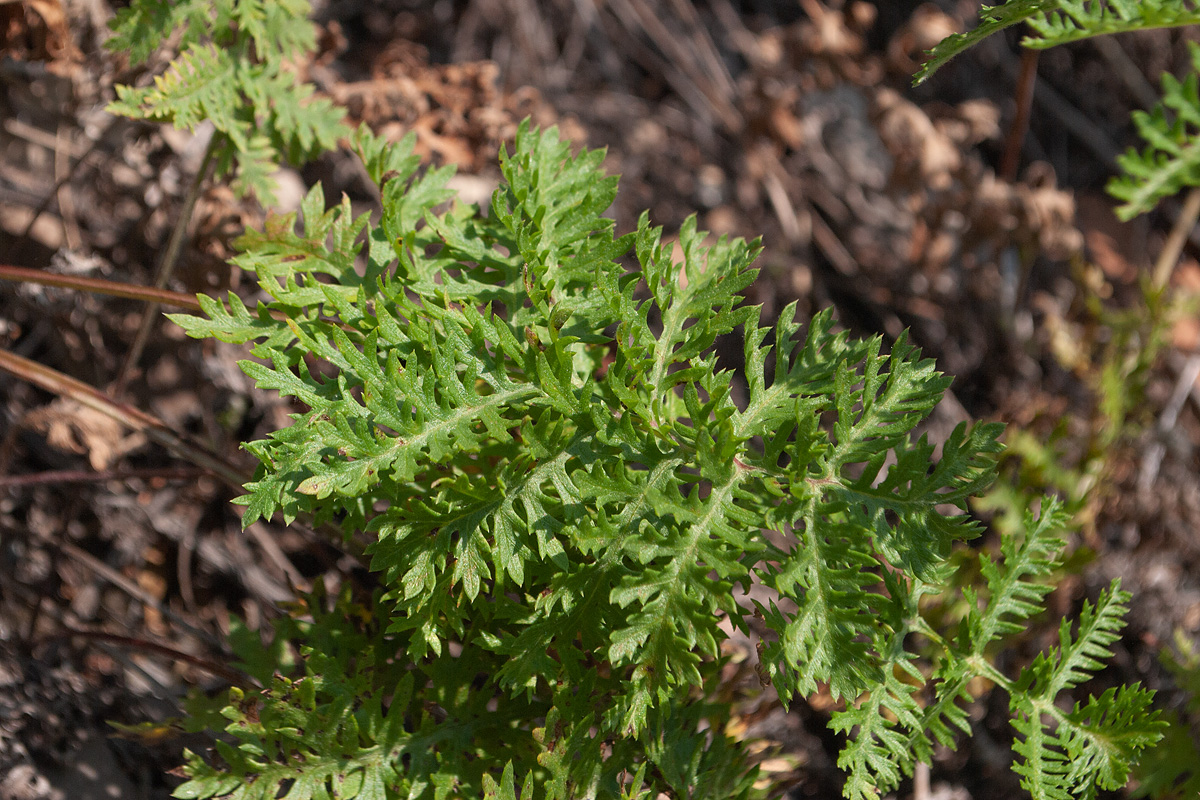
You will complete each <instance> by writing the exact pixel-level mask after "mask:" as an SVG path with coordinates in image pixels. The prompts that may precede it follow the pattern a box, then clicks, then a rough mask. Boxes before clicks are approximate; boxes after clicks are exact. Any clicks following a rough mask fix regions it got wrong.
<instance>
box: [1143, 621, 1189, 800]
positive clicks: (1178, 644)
mask: <svg viewBox="0 0 1200 800" xmlns="http://www.w3.org/2000/svg"><path fill="white" fill-rule="evenodd" d="M1161 660H1162V663H1163V666H1165V667H1166V668H1167V670H1168V671H1169V672H1170V673H1171V674H1172V675H1173V676H1174V677H1175V681H1176V684H1177V685H1178V687H1179V689H1180V690H1181V691H1182V692H1183V694H1184V696H1185V697H1186V701H1187V702H1186V707H1184V708H1181V709H1170V710H1168V711H1166V712H1165V713H1164V714H1163V718H1164V720H1165V721H1166V723H1167V726H1166V728H1165V729H1164V731H1163V741H1162V742H1161V743H1160V744H1159V745H1158V746H1156V747H1154V748H1153V749H1151V750H1149V751H1147V753H1146V755H1145V757H1144V759H1143V761H1142V763H1140V764H1138V767H1137V771H1136V775H1137V779H1138V788H1137V792H1136V795H1135V796H1137V797H1155V798H1171V800H1176V799H1178V800H1183V798H1191V797H1196V796H1198V795H1200V736H1198V735H1197V730H1196V726H1197V722H1198V721H1200V653H1197V652H1196V649H1195V646H1194V645H1193V644H1192V642H1191V640H1190V639H1189V638H1188V637H1187V636H1185V635H1184V634H1183V633H1182V632H1176V635H1175V648H1174V651H1173V650H1172V649H1171V648H1166V649H1164V650H1163V652H1162V654H1161Z"/></svg>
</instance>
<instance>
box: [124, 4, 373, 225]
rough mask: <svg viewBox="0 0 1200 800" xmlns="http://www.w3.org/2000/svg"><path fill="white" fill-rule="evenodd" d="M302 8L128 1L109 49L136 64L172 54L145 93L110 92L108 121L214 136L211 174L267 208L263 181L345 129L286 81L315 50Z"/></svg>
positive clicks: (270, 188) (336, 115)
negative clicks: (200, 129) (207, 130)
mask: <svg viewBox="0 0 1200 800" xmlns="http://www.w3.org/2000/svg"><path fill="white" fill-rule="evenodd" d="M308 13H309V4H308V2H307V0H284V1H283V2H265V0H182V2H175V0H133V2H132V3H130V5H129V6H128V7H126V8H123V9H121V10H120V11H118V12H117V14H116V16H115V18H114V19H113V20H112V22H111V27H112V29H113V36H112V37H111V38H110V39H109V40H108V43H107V46H108V48H109V49H110V50H113V51H117V52H125V53H128V55H129V59H130V62H131V64H132V65H133V66H137V65H139V64H142V63H144V62H145V61H146V60H147V59H148V58H149V57H150V55H151V54H152V53H154V52H155V51H156V50H157V49H158V48H159V47H160V46H162V45H163V44H164V43H165V42H166V41H167V40H168V39H171V40H172V41H173V38H172V37H174V36H176V35H178V37H179V45H178V46H179V48H180V50H179V54H178V56H177V57H176V58H175V59H174V60H173V61H172V62H171V64H170V65H169V66H168V67H167V70H166V72H165V73H164V74H163V75H160V76H157V77H156V78H155V79H154V85H153V86H146V87H142V88H135V87H132V86H124V85H117V87H116V91H117V100H116V101H115V102H114V103H112V104H111V105H110V106H109V110H110V111H112V112H113V113H115V114H123V115H125V116H127V117H132V118H134V119H149V120H157V121H163V122H170V123H171V124H173V125H174V126H176V127H178V128H187V129H189V130H194V129H195V128H196V126H197V125H199V124H200V123H201V122H203V121H205V120H208V121H210V122H211V123H212V124H213V127H214V128H215V129H216V134H215V135H216V139H215V140H214V145H213V154H214V156H215V158H216V163H217V174H218V175H227V174H234V175H235V176H236V177H235V181H234V186H235V188H236V189H238V190H239V191H240V192H243V193H250V192H253V193H254V194H255V195H257V196H258V198H259V199H260V200H262V202H263V203H264V204H269V203H271V202H273V192H274V184H273V182H272V180H271V177H270V175H271V173H272V172H274V171H275V169H276V164H277V162H278V161H279V160H281V159H287V160H289V161H293V162H298V161H303V160H308V159H311V158H313V157H315V156H316V155H317V154H319V153H321V152H322V151H324V150H329V149H332V148H334V147H336V146H337V142H338V139H339V138H342V137H344V136H346V135H347V134H348V133H349V130H348V129H347V128H346V127H345V125H344V124H343V123H342V117H343V112H342V111H341V110H340V109H339V108H337V107H335V106H334V105H333V103H331V102H330V101H329V100H327V99H324V98H321V99H316V100H313V99H311V98H312V94H313V87H312V86H311V85H310V84H306V83H301V82H300V81H299V80H298V79H297V77H296V76H295V74H294V64H293V62H294V61H297V60H300V59H302V58H303V57H304V56H305V55H306V54H307V53H308V52H309V51H311V50H312V49H313V48H314V47H315V46H316V36H315V32H314V30H313V26H312V23H310V22H309V21H308V19H307V15H308Z"/></svg>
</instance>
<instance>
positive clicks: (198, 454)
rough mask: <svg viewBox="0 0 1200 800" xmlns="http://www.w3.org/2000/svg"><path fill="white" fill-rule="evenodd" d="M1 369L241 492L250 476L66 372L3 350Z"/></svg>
mask: <svg viewBox="0 0 1200 800" xmlns="http://www.w3.org/2000/svg"><path fill="white" fill-rule="evenodd" d="M0 370H3V371H4V372H7V373H9V374H10V375H15V376H17V377H18V378H21V379H23V380H27V381H29V382H30V383H32V384H34V385H35V386H39V387H41V388H43V389H45V390H46V391H48V392H53V393H54V394H56V395H58V396H60V397H69V398H71V399H72V400H74V401H76V402H77V403H79V404H80V405H83V406H86V407H88V408H91V409H94V410H96V411H99V412H100V413H102V414H104V415H105V416H108V417H111V418H112V419H115V420H117V421H118V422H120V423H121V424H123V425H125V426H127V427H129V428H131V429H132V430H135V431H139V432H141V433H144V434H145V435H146V437H147V438H149V439H150V440H151V441H154V442H157V443H158V444H160V445H162V446H163V447H166V448H167V449H168V450H170V451H171V452H173V453H175V454H176V455H178V456H180V457H181V458H183V459H185V460H187V461H190V462H191V463H193V464H195V465H196V466H198V467H203V468H204V469H207V470H209V471H210V472H212V473H213V474H214V475H216V476H217V477H219V478H220V479H221V480H223V481H225V483H227V484H229V485H230V486H231V487H233V488H234V489H236V490H238V491H239V492H240V491H242V487H243V485H244V484H245V483H246V482H247V481H249V480H250V475H249V474H247V473H245V472H243V471H242V470H240V469H238V468H237V467H235V466H234V465H232V464H230V463H229V462H228V461H226V460H225V459H223V458H221V457H220V456H219V455H217V454H216V453H214V452H212V451H211V450H209V449H207V448H205V447H202V446H201V445H198V444H195V443H193V442H190V441H188V440H187V439H184V438H183V437H181V436H179V435H178V434H176V433H175V432H174V431H172V430H171V429H170V428H169V427H167V425H166V423H164V422H163V421H162V420H160V419H158V418H157V417H155V416H153V415H151V414H147V413H146V412H145V411H142V410H140V409H137V408H134V407H133V406H131V405H128V404H126V403H122V402H119V401H117V400H115V399H113V398H112V397H110V396H108V395H107V394H105V393H104V392H102V391H100V390H99V389H97V388H95V387H93V386H89V385H88V384H86V383H84V382H83V381H80V380H77V379H75V378H72V377H71V376H69V375H64V374H63V373H61V372H59V371H58V370H56V369H52V368H50V367H47V366H45V365H43V364H39V363H37V362H36V361H30V360H29V359H27V358H22V357H21V356H19V355H17V354H15V353H11V352H9V351H7V350H0Z"/></svg>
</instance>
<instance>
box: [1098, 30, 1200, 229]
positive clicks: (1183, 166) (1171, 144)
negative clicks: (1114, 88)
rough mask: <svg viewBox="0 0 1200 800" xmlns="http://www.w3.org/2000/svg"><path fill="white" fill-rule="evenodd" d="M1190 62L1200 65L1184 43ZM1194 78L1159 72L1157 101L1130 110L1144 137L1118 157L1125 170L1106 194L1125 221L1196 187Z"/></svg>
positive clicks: (1198, 147)
mask: <svg viewBox="0 0 1200 800" xmlns="http://www.w3.org/2000/svg"><path fill="white" fill-rule="evenodd" d="M1188 50H1189V52H1190V53H1191V56H1192V66H1193V69H1195V70H1200V46H1197V45H1196V43H1194V42H1189V43H1188ZM1198 81H1200V78H1198V76H1197V73H1196V72H1192V73H1191V74H1190V75H1188V76H1187V78H1185V79H1184V80H1183V81H1179V80H1176V79H1175V78H1174V77H1173V76H1172V75H1170V74H1169V73H1164V74H1163V76H1162V86H1163V99H1162V102H1161V103H1160V104H1159V105H1158V106H1156V107H1155V109H1154V110H1153V111H1152V112H1150V113H1147V112H1144V111H1135V112H1133V121H1134V124H1135V125H1136V126H1137V129H1138V134H1139V135H1140V136H1141V137H1142V138H1143V139H1144V140H1145V141H1146V149H1145V150H1144V151H1142V152H1141V153H1138V152H1137V151H1136V150H1133V149H1130V150H1129V151H1128V152H1127V153H1125V154H1124V155H1122V156H1120V157H1118V159H1117V161H1118V163H1119V164H1120V165H1121V168H1122V169H1123V170H1124V172H1125V174H1124V175H1122V176H1120V177H1118V178H1114V179H1113V180H1112V181H1110V182H1109V185H1108V191H1109V194H1111V195H1113V196H1114V197H1116V198H1117V199H1118V200H1123V201H1124V203H1125V204H1124V205H1122V206H1121V207H1120V208H1118V209H1117V216H1119V217H1120V218H1121V219H1124V220H1128V219H1132V218H1133V217H1135V216H1137V215H1138V214H1144V213H1145V212H1147V211H1150V210H1151V209H1152V208H1154V206H1155V205H1157V204H1158V202H1159V201H1160V200H1162V199H1163V198H1166V197H1172V196H1174V195H1175V194H1178V193H1179V192H1180V191H1181V190H1182V189H1185V188H1188V187H1192V186H1200V144H1198V143H1197V142H1198V140H1197V136H1198V135H1200V90H1198V88H1197V87H1198V86H1200V82H1198Z"/></svg>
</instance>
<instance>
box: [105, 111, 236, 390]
mask: <svg viewBox="0 0 1200 800" xmlns="http://www.w3.org/2000/svg"><path fill="white" fill-rule="evenodd" d="M218 136H219V134H213V136H212V138H211V139H209V140H208V147H207V148H206V149H205V151H204V160H203V161H202V162H201V163H200V169H198V170H196V176H195V178H193V179H192V185H191V187H190V188H189V189H188V193H187V197H185V198H184V201H183V207H182V208H181V209H180V210H179V219H177V220H176V221H175V228H174V230H172V231H171V239H170V241H168V242H167V249H166V250H165V251H164V252H163V258H162V261H161V262H159V265H158V273H157V274H156V275H155V277H154V288H156V289H164V288H166V285H167V281H168V280H170V279H171V275H172V273H174V272H175V265H176V264H178V263H179V254H180V252H181V251H182V250H183V242H184V239H186V238H187V230H188V224H189V223H190V222H191V221H192V212H193V211H194V210H195V208H196V201H197V200H198V199H199V197H200V189H201V187H202V186H203V185H204V178H205V176H206V175H207V174H208V167H209V165H210V164H211V163H212V160H213V155H214V153H215V152H216V143H217V137H218ZM158 310H159V308H158V303H150V305H148V306H146V309H145V311H143V312H142V322H141V325H139V326H138V332H137V335H136V336H135V337H134V339H133V344H132V345H131V346H130V348H129V353H128V354H127V355H126V356H125V363H124V364H122V365H121V370H120V372H118V373H117V379H116V380H115V381H114V382H113V386H112V393H113V396H114V397H120V396H121V395H123V394H124V393H125V387H126V385H127V384H128V383H129V378H130V376H131V375H132V374H133V370H134V367H136V366H137V362H138V360H139V359H141V357H142V351H143V350H145V349H146V342H147V341H148V340H149V339H150V331H151V330H152V329H153V327H154V322H155V320H156V319H157V318H158Z"/></svg>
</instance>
